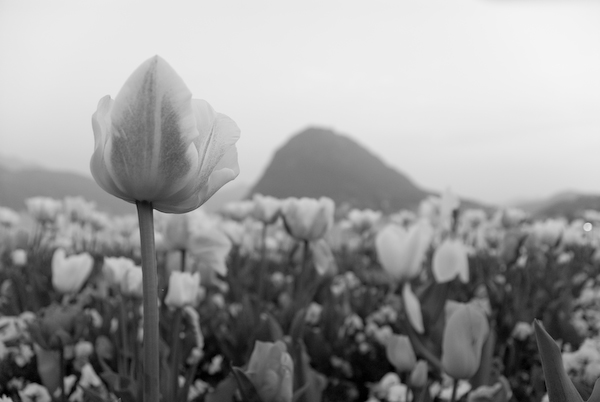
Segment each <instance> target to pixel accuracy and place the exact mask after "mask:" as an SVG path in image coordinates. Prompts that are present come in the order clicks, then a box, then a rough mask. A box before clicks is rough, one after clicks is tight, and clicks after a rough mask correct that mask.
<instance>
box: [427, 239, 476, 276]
mask: <svg viewBox="0 0 600 402" xmlns="http://www.w3.org/2000/svg"><path fill="white" fill-rule="evenodd" d="M431 268H432V271H433V277H434V278H435V280H436V282H438V283H445V282H449V281H451V280H452V279H454V278H456V277H457V276H458V277H459V278H460V280H461V282H463V283H467V282H469V257H468V256H467V249H466V247H465V245H464V244H463V243H462V242H461V241H460V240H458V239H451V238H448V239H446V240H444V241H443V242H442V244H440V246H439V247H438V248H437V249H436V250H435V252H434V253H433V261H432V264H431Z"/></svg>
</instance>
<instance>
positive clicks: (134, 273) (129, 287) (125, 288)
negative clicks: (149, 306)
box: [121, 266, 143, 297]
mask: <svg viewBox="0 0 600 402" xmlns="http://www.w3.org/2000/svg"><path fill="white" fill-rule="evenodd" d="M142 280H143V271H142V268H141V267H138V266H133V267H131V268H129V269H127V271H125V275H124V276H123V279H122V281H121V293H123V295H125V296H131V297H142V296H143V282H142Z"/></svg>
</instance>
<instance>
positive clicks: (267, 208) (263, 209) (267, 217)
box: [252, 194, 282, 224]
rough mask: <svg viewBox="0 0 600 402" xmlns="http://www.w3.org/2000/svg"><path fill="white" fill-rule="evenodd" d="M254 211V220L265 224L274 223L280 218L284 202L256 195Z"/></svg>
mask: <svg viewBox="0 0 600 402" xmlns="http://www.w3.org/2000/svg"><path fill="white" fill-rule="evenodd" d="M252 200H253V201H254V209H253V211H252V216H253V217H254V219H256V220H259V221H261V222H263V223H264V224H271V223H274V222H275V221H276V220H277V218H278V217H279V213H280V211H281V204H282V201H281V200H280V199H278V198H275V197H269V196H264V195H261V194H254V197H253V198H252Z"/></svg>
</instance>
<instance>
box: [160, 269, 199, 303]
mask: <svg viewBox="0 0 600 402" xmlns="http://www.w3.org/2000/svg"><path fill="white" fill-rule="evenodd" d="M199 294H200V274H199V273H198V272H196V273H193V274H192V273H189V272H178V271H173V272H171V276H169V290H168V292H167V297H166V298H165V304H166V305H167V306H169V307H171V308H182V307H185V306H196V304H198V296H199Z"/></svg>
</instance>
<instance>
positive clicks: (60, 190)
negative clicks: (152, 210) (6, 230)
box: [0, 167, 135, 215]
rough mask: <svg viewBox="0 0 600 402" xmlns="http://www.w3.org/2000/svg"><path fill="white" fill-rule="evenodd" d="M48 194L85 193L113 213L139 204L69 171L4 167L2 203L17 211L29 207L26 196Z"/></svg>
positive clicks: (0, 180)
mask: <svg viewBox="0 0 600 402" xmlns="http://www.w3.org/2000/svg"><path fill="white" fill-rule="evenodd" d="M36 196H44V197H52V198H56V199H63V198H64V197H66V196H81V197H83V198H85V199H86V200H88V201H94V202H95V203H96V206H97V207H98V209H99V210H102V211H106V212H110V213H113V214H119V215H121V214H126V213H135V206H134V205H133V204H130V203H128V202H125V201H123V200H120V199H118V198H116V197H113V196H112V195H110V194H108V193H106V192H105V191H104V190H102V189H101V188H100V187H99V186H98V185H97V184H96V182H95V181H94V180H93V179H91V178H88V177H85V176H83V175H79V174H76V173H69V172H55V171H51V170H43V169H22V170H15V171H10V170H7V169H3V168H1V167H0V205H2V206H5V207H9V208H12V209H15V210H17V211H19V210H22V209H24V208H25V202H24V201H25V199H27V198H29V197H36Z"/></svg>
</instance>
